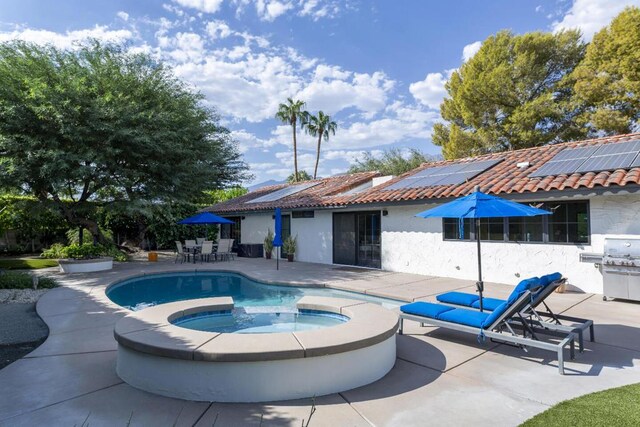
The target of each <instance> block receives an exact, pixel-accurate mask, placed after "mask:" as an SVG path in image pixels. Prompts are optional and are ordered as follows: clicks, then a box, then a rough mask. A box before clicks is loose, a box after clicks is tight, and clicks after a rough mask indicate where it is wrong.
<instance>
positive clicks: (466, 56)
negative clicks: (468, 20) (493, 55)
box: [462, 40, 482, 62]
mask: <svg viewBox="0 0 640 427" xmlns="http://www.w3.org/2000/svg"><path fill="white" fill-rule="evenodd" d="M481 46H482V41H479V40H478V41H476V42H473V43H470V44H468V45H466V46H465V47H464V48H462V60H463V61H464V62H467V61H468V60H470V59H471V58H473V55H475V54H476V53H478V51H479V50H480V47H481Z"/></svg>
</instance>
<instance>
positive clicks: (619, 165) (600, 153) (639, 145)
mask: <svg viewBox="0 0 640 427" xmlns="http://www.w3.org/2000/svg"><path fill="white" fill-rule="evenodd" d="M639 157H640V140H633V141H626V142H619V143H611V144H602V145H595V146H592V147H580V148H567V149H564V150H563V151H561V152H560V153H558V154H556V156H555V157H554V158H553V159H551V160H550V161H548V162H547V163H545V164H544V165H542V167H540V168H539V169H538V170H537V171H535V172H534V173H532V174H530V175H529V176H530V177H532V178H535V177H543V176H551V175H563V174H567V175H570V174H572V173H575V172H578V173H584V172H599V171H606V170H615V169H627V168H629V167H634V164H635V166H640V161H639V160H638V158H639ZM634 159H635V160H634ZM636 163H637V164H636Z"/></svg>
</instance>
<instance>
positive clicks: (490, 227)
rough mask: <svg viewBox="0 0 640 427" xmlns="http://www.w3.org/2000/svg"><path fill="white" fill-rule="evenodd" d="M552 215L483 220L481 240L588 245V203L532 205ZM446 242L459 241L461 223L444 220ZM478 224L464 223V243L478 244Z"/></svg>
mask: <svg viewBox="0 0 640 427" xmlns="http://www.w3.org/2000/svg"><path fill="white" fill-rule="evenodd" d="M531 205H535V206H539V207H540V208H541V209H545V210H548V211H550V212H552V215H544V216H534V217H513V218H486V219H485V218H483V219H481V220H480V230H479V231H480V240H482V241H492V242H505V241H506V242H518V243H527V242H530V243H536V242H537V243H568V244H580V243H589V236H590V235H589V233H590V232H589V202H588V201H586V200H581V201H575V202H573V201H572V202H546V203H540V202H531ZM442 235H443V239H444V240H460V236H459V230H458V219H455V218H444V219H443V220H442ZM475 239H476V227H475V221H472V220H469V219H465V220H464V236H463V239H462V240H475Z"/></svg>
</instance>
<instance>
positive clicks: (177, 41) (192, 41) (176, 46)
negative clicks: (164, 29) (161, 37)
mask: <svg viewBox="0 0 640 427" xmlns="http://www.w3.org/2000/svg"><path fill="white" fill-rule="evenodd" d="M171 45H172V47H173V50H171V51H170V52H169V55H170V56H171V58H173V59H174V60H175V61H176V62H180V63H199V62H201V61H202V60H203V58H204V53H205V49H204V41H203V40H202V37H200V35H198V34H195V33H178V34H176V36H175V38H174V39H173V40H172V43H171Z"/></svg>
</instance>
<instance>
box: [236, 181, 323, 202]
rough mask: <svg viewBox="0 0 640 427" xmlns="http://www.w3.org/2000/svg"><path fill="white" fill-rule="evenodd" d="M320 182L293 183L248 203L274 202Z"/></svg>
mask: <svg viewBox="0 0 640 427" xmlns="http://www.w3.org/2000/svg"><path fill="white" fill-rule="evenodd" d="M318 184H319V182H310V183H306V184H298V185H291V186H289V187H285V188H281V189H280V190H277V191H274V192H272V193H269V194H265V195H264V196H260V197H257V198H255V199H253V200H249V201H248V202H246V203H261V202H274V201H276V200H280V199H282V198H284V197H287V196H291V195H292V194H296V193H299V192H300V191H302V190H306V189H307V188H311V187H313V186H315V185H318Z"/></svg>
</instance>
